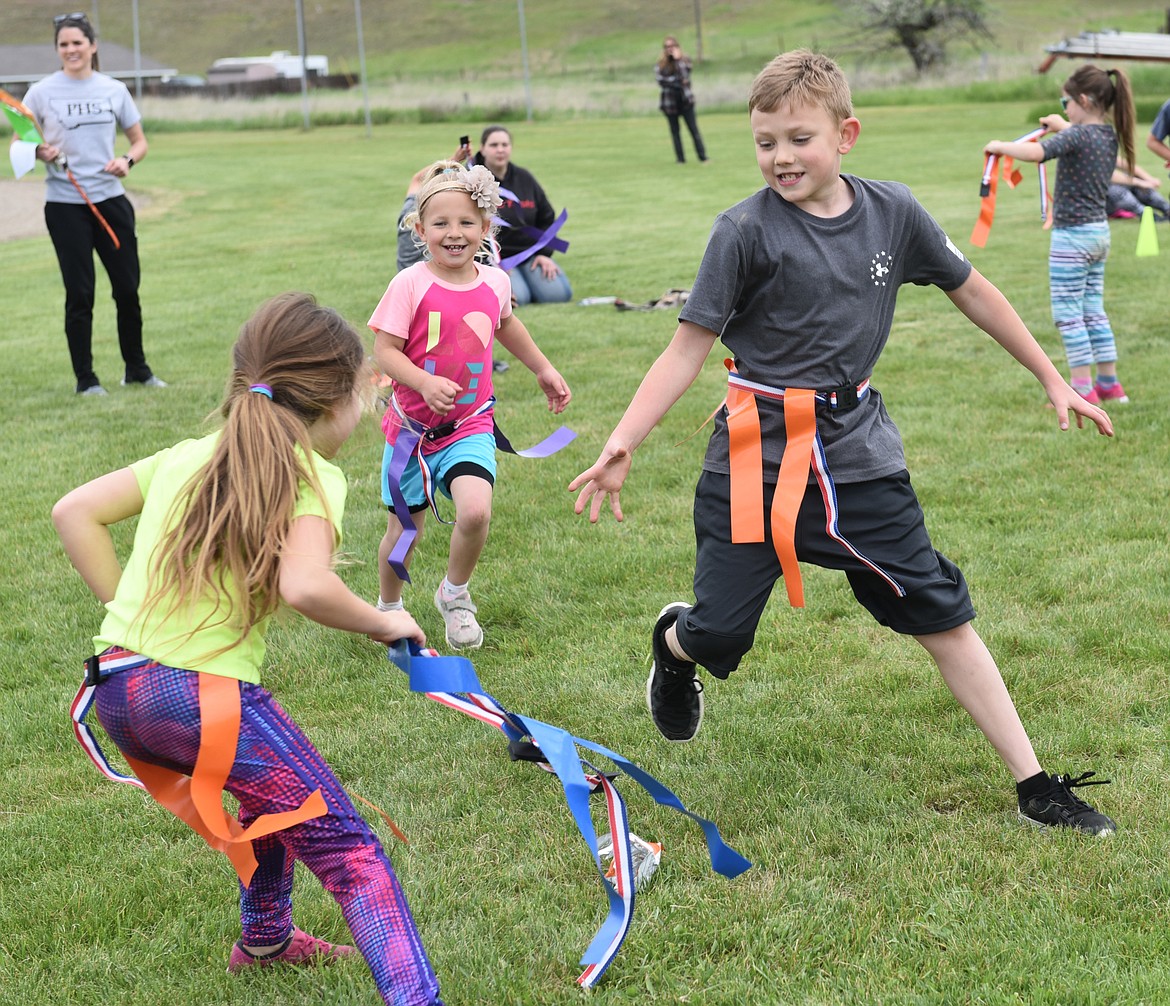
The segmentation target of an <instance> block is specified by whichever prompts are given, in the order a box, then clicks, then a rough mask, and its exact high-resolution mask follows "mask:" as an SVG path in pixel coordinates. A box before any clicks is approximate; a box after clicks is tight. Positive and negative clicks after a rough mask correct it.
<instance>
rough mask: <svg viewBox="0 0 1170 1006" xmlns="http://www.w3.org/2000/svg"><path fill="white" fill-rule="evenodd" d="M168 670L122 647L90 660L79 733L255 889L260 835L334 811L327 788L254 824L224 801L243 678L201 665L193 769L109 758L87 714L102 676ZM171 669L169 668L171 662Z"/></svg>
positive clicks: (79, 706) (102, 767)
mask: <svg viewBox="0 0 1170 1006" xmlns="http://www.w3.org/2000/svg"><path fill="white" fill-rule="evenodd" d="M139 668H143V669H154V668H167V665H165V664H160V663H158V662H157V661H154V660H151V659H150V658H149V657H144V656H142V655H141V654H139V653H135V652H133V651H132V650H123V649H119V648H117V647H114V648H112V649H110V650H107V651H106V652H105V653H103V654H101V655H100V656H96V657H90V658H88V659H87V660H86V662H85V680H84V681H82V683H81V688H80V689H78V692H77V695H76V696H75V697H74V699H73V704H72V705H71V706H70V710H69V711H70V715H71V716H72V718H73V733H74V735H75V736H76V737H77V741H78V743H79V744H80V745H81V746H82V747H83V748H85V751H86V753H87V754H88V755H89V757H90V759H91V760H92V761H93V763H94V764H95V765H96V766H97V767H98V770H99V771H100V772H101V773H102V774H103V775H104V776H105V777H106V778H107V779H110V780H112V781H113V782H121V783H126V784H127V785H130V786H138V787H139V788H141V789H144V790H146V791H147V792H148V793H149V794H150V795H151V796H152V797H154V799H155V800H156V801H158V803H160V804H162V806H163V807H165V808H166V809H167V810H169V811H170V812H171V813H172V814H174V815H175V817H177V818H179V820H181V821H183V822H185V823H186V824H187V825H189V826H190V827H191V828H192V829H194V830H195V831H196V832H197V833H198V834H199V835H201V836H202V838H203V840H204V841H205V842H207V844H208V845H210V846H211V847H212V848H213V849H218V850H219V851H220V852H222V853H224V854H225V855H226V856H227V857H228V859H230V860H231V863H232V866H233V867H234V868H235V871H236V874H237V875H238V876H239V878H240V882H241V883H242V884H243V885H244V886H245V887H247V886H248V885H249V884H250V883H251V881H252V874H253V873H255V872H256V866H257V863H256V854H255V853H254V852H253V851H252V840H253V839H255V838H263V837H264V836H265V835H271V834H273V833H274V832H277V831H283V830H284V829H285V828H291V827H292V826H293V825H297V824H301V823H303V822H305V821H309V820H312V819H313V818H315V817H321V816H323V815H324V814H326V813H327V810H326V807H325V797H324V796H323V795H322V793H321V790H320V788H318V789H316V790H314V791H313V792H312V793H310V794H309V796H308V797H307V798H306V799H305V801H304V803H302V804H301V805H300V806H299V807H297V808H296V809H295V810H290V811H284V812H281V813H277V814H261V815H260V816H259V817H257V818H256V819H255V820H254V821H253V822H252V823H251V824H250V825H248V827H247V828H245V827H244V826H243V825H241V824H240V822H239V820H238V819H237V818H235V817H233V816H232V815H231V814H229V813H228V812H227V811H226V810H224V807H223V796H222V794H223V789H224V786H225V784H226V783H227V779H228V775H229V774H230V773H231V770H232V765H233V764H234V763H235V760H236V748H237V746H238V744H239V739H240V682H239V680H238V679H237V678H226V677H223V676H222V675H219V674H205V673H202V672H198V671H189V672H187V673H191V674H197V675H198V677H199V753H198V755H197V756H196V759H195V767H194V768H193V769H192V771H191V774H190V775H184V774H183V773H181V772H176V771H174V770H173V769H168V768H162V767H161V766H159V765H152V764H150V763H149V762H145V761H140V760H139V759H137V758H131V757H130V756H129V755H127V754H126V753H125V752H123V757H124V758H125V759H126V762H127V764H129V766H130V768H131V769H132V770H133V772H134V775H123V774H122V773H121V772H118V771H115V769H114V768H113V767H112V766H111V765H110V763H109V762H108V761H107V760H106V756H105V754H104V753H103V751H102V749H101V747H100V745H99V744H98V742H97V738H96V737H95V736H94V734H93V731H92V730H91V729H90V727H89V726H88V725H87V724H86V722H85V718H86V716H87V714H88V713H89V711H90V709H91V707H92V706H93V703H94V700H95V699H96V697H97V695H96V692H97V689H98V687H99V686H100V684H101V682H102V681H104V680H105V679H107V678H109V677H111V676H112V675H114V674H119V673H121V672H122V671H130V670H136V669H139ZM167 669H169V668H167Z"/></svg>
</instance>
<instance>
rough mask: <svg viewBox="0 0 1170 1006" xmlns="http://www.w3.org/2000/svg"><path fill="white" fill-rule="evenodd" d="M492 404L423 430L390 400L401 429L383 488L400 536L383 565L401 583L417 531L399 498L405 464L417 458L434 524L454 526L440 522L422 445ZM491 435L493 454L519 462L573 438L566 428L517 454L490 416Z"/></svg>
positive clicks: (551, 450)
mask: <svg viewBox="0 0 1170 1006" xmlns="http://www.w3.org/2000/svg"><path fill="white" fill-rule="evenodd" d="M495 404H496V398H495V396H494V395H493V396H492V397H490V398H488V399H487V400H485V401H484V402H481V403H480V404H479V405H478V406H477V407H476V408H475V409H473V410H472V411H471V412H469V413H468V414H467V415H465V416H461V417H460V418H459V419H454V420H452V421H451V422H448V423H441V424H440V425H438V426H424V425H423V424H422V423H420V422H418V421H417V420H415V419H411V417H410V416H408V415H407V414H406V413H405V412H404V411H403V409H402V406H401V405H399V403H398V396H397V395H391V396H390V408H391V409H393V410H394V414H395V415H396V416H397V417H398V418H399V419H400V420H401V422H402V425H401V427H399V430H398V436H397V437H396V438H395V440H394V450H393V451H392V452H391V454H390V464H389V466H388V467H387V469H386V485H387V489H388V490H389V492H390V499H391V500H392V501H393V505H394V513H395V515H396V516H397V517H398V520H399V523H401V525H402V533H401V534H400V535H399V536H398V541H396V542H395V543H394V548H393V549H391V551H390V555H389V556H388V557H387V559H386V561H387V562H388V563H389V564H390V568H391V569H392V570H394V574H395V575H396V576H397V577H398V578H399V579H400V580H402V581H403V582H405V583H410V573H409V571H408V570H407V568H406V556H407V554H408V553H409V552H410V547H411V545H412V544H414V540H415V538H417V537H418V529H417V528H416V527H415V526H414V521H413V519H412V518H411V516H410V506H409V504H408V503H407V502H406V497H405V496H403V495H402V474H403V472H405V471H406V466H407V464H408V463H409V461H410V459H411V458H412V457H416V458H418V467H419V472H420V473H421V475H422V483H423V493H424V494H425V495H426V501H427V505H428V506H429V507H430V508H431V512H432V513H434V515H435V520H437V521H439V523H441V524H454V523H455V522H454V521H453V520H444V519H443V516H442V514H440V513H439V504H438V502H437V501H436V500H435V478H434V475H433V474H432V472H431V466H430V465H429V464H427V460H426V456H425V455H424V454H423V445H424V444H427V443H434V442H435V441H437V440H442V439H443V438H444V437H449V436H450V435H451V434H452V433H454V432H455V431H456V430H458V429H459V427H460V426H462V425H463V424H464V423H466V422H467V421H468V420H470V419H474V418H475V417H476V416H482V415H483V414H484V413H485V412H488V411H489V410H491V409H492V408H493V407H494V406H495ZM386 425H387V424H386V422H385V421H383V424H382V429H383V432H385V430H386ZM492 434H493V435H494V436H495V440H496V449H497V450H500V451H503V452H504V453H505V454H515V455H516V456H517V457H521V458H546V457H548V456H549V455H550V454H555V453H556V452H557V451H559V450H560V449H561V448H562V447H564V446H565V445H566V444H568V443H569V442H570V441H572V440H573V438H574V437H576V436H577V434H576V433H574V432H573V431H572V430H570V429H569V428H568V427H567V426H561V427H558V428H557V429H556V430H555V431H554V432H553V433H552V434H550V435H549V436H547V437H545V439H544V440H542V441H541V442H540V443H538V444H536V445H535V446H533V447H528V448H526V449H525V450H520V451H518V450H516V448H515V447H513V446H512V443H511V441H510V440H508V438H507V437H506V436H504V431H503V430H501V429H500V425H499V423H497V422H496V419H495V416H494V415H493V416H492Z"/></svg>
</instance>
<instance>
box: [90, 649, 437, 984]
mask: <svg viewBox="0 0 1170 1006" xmlns="http://www.w3.org/2000/svg"><path fill="white" fill-rule="evenodd" d="M240 705H241V722H240V740H239V745H238V747H237V749H236V761H235V764H234V765H233V766H232V771H231V775H230V776H229V777H228V781H227V786H226V787H225V788H226V789H227V791H228V792H229V793H231V794H232V795H233V796H234V797H236V798H237V799H238V800H239V801H240V814H239V818H240V823H241V824H243V825H244V826H245V827H246V826H247V825H248V824H249V823H250V822H251V821H252V819H254V818H255V817H257V816H258V815H260V814H268V813H278V812H281V811H286V810H291V809H293V808H295V807H297V806H299V805H300V804H301V803H302V801H304V800H305V798H306V797H307V796H308V795H309V794H310V793H311V792H312V791H313V790H315V789H317V788H318V787H320V789H321V791H322V794H323V795H324V797H325V803H326V805H327V806H328V808H329V813H328V814H326V815H324V816H323V817H319V818H314V819H313V820H311V821H306V822H304V823H303V824H299V825H296V826H294V827H291V828H287V829H285V830H284V831H281V832H278V833H276V834H275V835H270V836H267V837H265V838H261V839H257V840H256V841H254V842H253V848H254V850H255V853H256V859H257V861H258V863H259V867H258V868H257V870H256V873H255V875H254V876H253V878H252V883H251V886H250V887H248V888H244V887H243V886H241V888H240V921H241V923H242V927H243V942H244V943H246V944H249V945H252V946H266V945H271V944H276V943H280V942H282V941H283V940H284V939H285V937H287V936H288V935H289V933H290V932H291V931H292V883H293V862H294V860H297V859H299V860H301V862H303V863H304V864H305V866H307V867H308V868H309V869H310V870H311V871H312V872H313V874H314V875H315V876H316V877H317V879H318V880H320V881H321V884H322V886H323V887H324V888H325V890H327V891H328V892H329V893H330V894H332V895H333V897H334V898H335V899H336V900H337V903H338V905H340V906H341V911H342V914H343V915H344V916H345V921H346V922H347V923H348V924H349V928H350V931H351V932H352V933H353V939H354V943H355V944H356V945H357V948H358V949H359V950H360V951H361V953H362V954H363V956H364V957H365V959H366V961H367V963H368V964H369V965H370V970H371V971H372V972H373V975H374V981H375V983H376V984H377V987H378V991H379V992H380V993H381V995H382V998H383V1000H384V1001H385V1002H386V1003H388V1004H391V1006H423V1004H433V1003H439V1002H440V999H439V983H438V979H437V978H436V977H435V973H434V970H433V969H432V968H431V964H430V961H429V960H428V959H427V955H426V952H425V951H424V950H423V946H422V940H421V938H420V936H419V933H418V930H417V929H416V928H415V924H414V919H413V918H412V917H411V914H410V909H409V907H408V906H407V903H406V898H405V896H404V894H403V892H402V889H401V887H400V886H399V884H398V878H397V877H396V876H395V875H394V870H393V868H392V867H391V865H390V861H389V860H388V859H387V858H386V854H385V853H384V852H383V851H382V846H381V843H380V842H379V841H378V838H377V836H376V835H374V833H373V832H372V831H371V830H370V827H369V825H367V824H366V822H365V821H364V820H362V818H361V816H360V815H359V814H358V812H357V810H356V809H355V808H354V806H353V803H352V802H351V800H350V799H349V797H348V795H347V794H346V792H345V790H344V789H343V788H342V786H341V784H340V783H339V782H338V781H337V778H336V777H335V776H334V775H333V772H332V770H331V769H330V768H329V766H328V765H326V764H325V762H324V760H323V759H322V758H321V756H320V755H319V754H318V753H317V751H316V749H315V748H314V747H313V745H312V744H311V743H310V742H309V740H308V738H307V737H305V735H304V734H303V733H302V732H301V731H300V729H299V728H298V727H297V725H296V724H295V723H293V721H292V720H291V719H290V718H289V716H288V714H287V713H285V711H284V710H283V709H282V708H281V707H280V705H279V704H278V703H277V702H276V700H275V699H274V698H273V697H272V695H271V694H270V693H269V692H268V691H266V690H265V689H263V688H261V687H260V686H259V685H253V684H249V683H248V682H241V683H240ZM95 710H96V712H97V715H98V718H99V720H100V721H101V724H102V727H103V728H104V729H105V731H106V733H107V734H109V736H110V739H111V740H113V741H114V743H115V744H117V745H118V748H119V749H120V750H121V751H122V752H124V753H125V754H127V755H129V756H130V757H131V758H137V759H139V760H141V761H145V762H150V763H152V764H155V765H161V766H163V767H165V768H169V769H173V770H175V771H178V772H182V773H184V774H190V772H191V770H192V769H193V767H194V765H195V756H196V754H197V753H198V750H199V692H198V676H197V675H196V674H193V673H191V672H190V671H183V670H177V669H175V668H170V667H163V666H160V665H158V664H153V663H152V664H148V665H146V666H145V667H140V668H135V669H131V670H127V671H124V672H122V673H120V674H115V675H113V676H112V677H109V678H106V679H105V680H104V681H103V682H102V683H101V685H99V686H98V689H97V698H96V702H95Z"/></svg>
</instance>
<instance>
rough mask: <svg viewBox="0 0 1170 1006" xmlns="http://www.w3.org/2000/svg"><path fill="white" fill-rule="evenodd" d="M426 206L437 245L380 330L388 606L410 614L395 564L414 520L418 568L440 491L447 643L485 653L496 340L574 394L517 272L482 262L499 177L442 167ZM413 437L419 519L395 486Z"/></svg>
mask: <svg viewBox="0 0 1170 1006" xmlns="http://www.w3.org/2000/svg"><path fill="white" fill-rule="evenodd" d="M417 198H418V211H417V214H416V215H415V217H414V219H413V220H412V221H411V222H412V225H413V226H414V228H415V230H416V232H417V233H418V234H419V236H420V237H421V238H422V240H423V241H424V242H425V244H426V250H427V258H426V260H425V261H423V262H419V263H417V264H415V265H412V266H410V267H409V268H407V269H405V270H404V271H403V272H400V273H398V275H396V276H395V277H394V279H393V280H391V281H390V285H389V287H387V289H386V292H385V294H383V296H382V299H381V300H380V301H379V302H378V306H377V307H376V308H375V309H374V313H373V315H372V316H371V317H370V321H369V326H370V328H371V329H372V330H373V332H374V336H375V338H374V356H375V358H376V359H377V362H378V366H379V367H380V368H381V369H382V372H383V373H384V374H387V375H388V376H390V377H391V378H392V379H393V381H394V394H393V397H392V398H391V400H390V405H389V407H388V408H387V410H386V417H385V419H384V421H383V429H384V430H385V431H386V440H387V443H386V448H385V450H384V452H383V459H382V499H383V502H385V504H386V506H387V507H388V508H389V509H390V517H389V520H388V523H387V529H386V535H385V537H384V538H383V539H382V544H381V546H380V548H379V550H378V560H379V562H378V569H379V576H380V589H381V596H380V597H379V598H378V607H379V608H380V609H382V610H388V611H395V610H400V609H401V608H402V607H403V602H402V586H403V581H402V580H401V579H400V577H399V576H398V574H397V573H396V572H395V571H394V569H393V568H392V567H391V565H390V563H389V562H388V559H389V558H390V556H391V554H392V552H393V551H394V546H395V545H396V544H397V543H398V539H399V538H400V537H401V535H402V533H403V530H404V527H405V524H404V521H410V522H411V523H412V524H413V526H414V527H415V529H416V530H417V532H418V536H419V537H417V538H415V539H414V541H413V542H412V544H411V546H410V549H409V551H408V552H407V554H406V556H405V557H404V559H403V565H404V566H409V563H410V560H411V559H412V558H413V556H414V552H415V549H416V547H417V545H418V541H419V538H421V536H422V531H423V527H424V523H425V512H426V509H427V507H428V506H429V505H431V501H432V500H433V493H432V490H431V486H432V485H433V486H434V487H435V488H437V489H438V490H439V491H440V492H441V493H443V495H445V496H447V497H448V498H449V499H451V500H453V501H454V503H455V526H454V529H453V530H452V533H451V549H450V555H449V558H448V562H447V574H446V576H445V577H444V578H443V582H442V583H441V584H439V587H438V589H437V590H436V591H435V597H434V600H435V607H436V608H438V610H439V612H440V614H442V616H443V621H444V623H445V625H446V637H447V643H448V644H449V645H450V646H452V647H455V648H456V649H475V648H476V647H478V646H480V645H482V643H483V630H482V629H481V628H480V625H479V623H478V622H477V621H476V618H475V615H476V611H477V608H476V605H475V603H474V602H473V601H472V600H471V593H470V590H469V588H468V583H469V581H470V579H471V574H472V573H473V572H474V571H475V566H476V563H477V562H478V561H479V556H480V553H481V552H482V551H483V547H484V545H485V543H486V542H487V534H488V526H489V524H490V522H491V513H492V487H493V486H494V484H495V478H496V460H495V450H496V445H495V436H494V433H493V425H494V424H493V419H492V405H493V403H494V401H495V399H494V397H493V391H492V380H491V373H492V365H491V361H492V345H493V341H494V340H495V339H498V340H499V341H500V342H501V343H502V344H503V345H504V347H505V348H507V349H508V350H510V351H511V352H512V353H513V355H515V356H516V358H517V359H518V360H519V361H520V362H521V363H523V364H524V366H526V367H527V368H528V369H529V370H531V371H532V373H533V374H535V375H536V380H537V383H538V384H539V385H540V389H541V391H543V392H544V394H545V397H546V398H547V399H548V407H549V409H550V410H551V411H553V412H555V413H560V412H562V411H563V410H564V408H565V406H566V405H568V404H569V400H570V398H571V397H572V396H571V393H570V391H569V386H568V385H567V384H566V383H565V380H564V378H562V377H561V375H560V374H559V373H557V371H556V369H555V368H554V367H553V366H552V364H550V363H549V362H548V360H547V359H546V358H545V356H544V354H543V353H542V352H541V351H540V350H539V349H538V348H537V347H536V344H535V343H534V342H533V341H532V337H531V336H530V335H529V334H528V330H527V329H526V328H525V327H524V325H523V323H522V322H521V321H520V319H519V318H517V317H516V315H515V314H513V313H512V293H511V286H510V284H509V282H508V276H507V274H506V273H505V272H503V270H501V269H497V268H495V267H494V266H488V265H483V264H481V263H479V262H477V261H476V260H475V256H476V253H477V252H478V251H479V250H480V248H481V246H484V245H485V244H486V243H487V241H488V240H489V238H490V236H491V219H492V215H493V213H494V211H495V210H496V209H497V208H498V207H499V205H500V202H501V200H500V195H499V183H498V182H497V181H496V179H495V178H494V177H493V176H492V173H491V172H490V171H489V170H488V169H487V168H485V167H483V166H481V165H476V166H474V167H472V168H471V169H467V168H464V167H463V165H461V164H459V163H457V162H455V161H436V162H435V163H434V164H432V165H431V166H430V167H429V168H428V169H427V170H426V173H425V175H424V179H423V182H422V184H421V186H420V187H419V190H418V196H417ZM404 428H405V429H407V430H409V431H410V432H412V433H414V434H417V435H418V436H419V437H420V439H419V448H418V450H416V451H415V452H414V453H413V454H412V455H411V457H410V460H409V461H408V462H407V464H406V468H405V470H404V471H403V473H402V476H401V481H400V483H399V485H400V487H401V490H402V493H403V497H404V498H405V500H406V502H407V505H408V506H409V507H410V514H409V515H406V514H396V513H395V512H394V509H393V499H392V497H391V494H390V488H389V483H388V481H387V478H388V474H389V472H390V467H391V460H392V459H393V455H394V445H395V444H396V442H397V440H398V437H399V435H400V434H401V433H402V431H403V430H404ZM423 464H425V467H426V469H427V471H426V482H425V483H424V473H423V470H422V467H421V465H423Z"/></svg>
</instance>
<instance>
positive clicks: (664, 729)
mask: <svg viewBox="0 0 1170 1006" xmlns="http://www.w3.org/2000/svg"><path fill="white" fill-rule="evenodd" d="M686 607H687V605H686V604H684V603H683V602H682V601H674V602H673V603H671V604H668V605H667V606H666V607H665V608H663V609H662V610H661V611H660V612H659V613H658V621H657V622H655V623H654V642H653V650H652V652H651V655H650V677H649V679H647V681H646V705H648V706H649V707H650V718H651V719H652V720H653V721H654V725H655V726H656V727H657V728H658V732H659V733H660V734H662V736H663V737H665V738H666V739H667V740H668V741H679V742H682V741H689V740H692V739H693V738H694V736H695V734H697V733H698V732H699V724H700V723H702V722H703V683H702V682H701V681H699V680H698V679H697V678H696V677H695V665H694V664H693V663H691V662H689V661H687V662H685V663H684V662H683V661H681V660H676V659H675V657H674V656H673V655H672V654H671V652H670V649H669V647H667V645H666V639H665V634H666V630H667V629H669V628H670V627H671V626H672V625H673V624H674V623H675V621H677V619H678V613H679V612H680V611H682V610H683V609H684V608H686Z"/></svg>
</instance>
